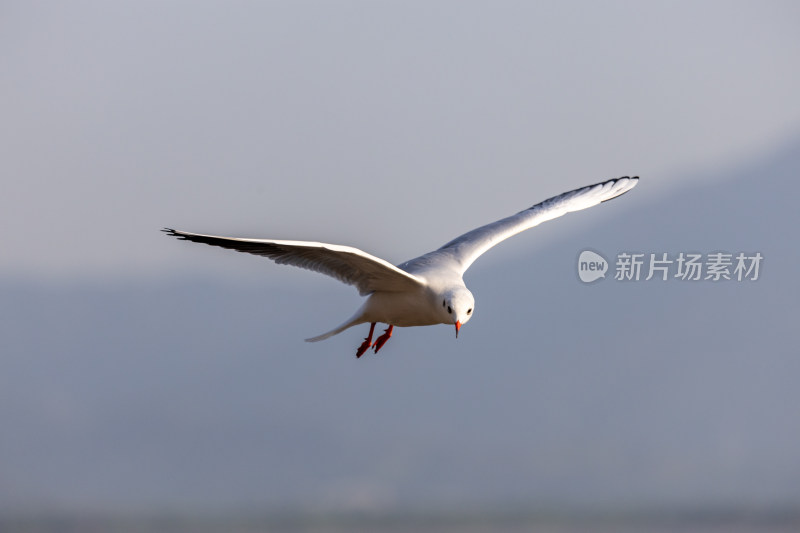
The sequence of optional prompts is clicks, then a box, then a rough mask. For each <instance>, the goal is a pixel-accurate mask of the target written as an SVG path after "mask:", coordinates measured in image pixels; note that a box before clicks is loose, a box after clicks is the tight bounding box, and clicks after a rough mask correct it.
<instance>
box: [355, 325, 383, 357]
mask: <svg viewBox="0 0 800 533" xmlns="http://www.w3.org/2000/svg"><path fill="white" fill-rule="evenodd" d="M373 331H375V322H373V323H372V324H370V326H369V335H367V336H366V338H365V339H364V342H362V343H361V346H359V347H358V350H357V351H356V358H358V357H361V356H362V355H364V352H366V351H367V350H369V348H370V346H372V332H373ZM384 342H386V341H384Z"/></svg>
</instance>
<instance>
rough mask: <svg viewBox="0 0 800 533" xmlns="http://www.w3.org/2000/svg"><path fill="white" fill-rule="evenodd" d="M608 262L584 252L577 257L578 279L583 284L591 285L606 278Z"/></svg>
mask: <svg viewBox="0 0 800 533" xmlns="http://www.w3.org/2000/svg"><path fill="white" fill-rule="evenodd" d="M607 270H608V261H606V258H605V257H603V256H602V255H600V254H598V253H596V252H593V251H591V250H584V251H582V252H581V255H579V256H578V277H579V278H581V281H582V282H584V283H591V282H593V281H597V280H598V279H600V278H605V277H606V271H607Z"/></svg>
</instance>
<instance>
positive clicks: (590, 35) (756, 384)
mask: <svg viewBox="0 0 800 533" xmlns="http://www.w3.org/2000/svg"><path fill="white" fill-rule="evenodd" d="M798 27H800V9H799V8H798V7H797V4H796V3H794V2H761V3H754V2H701V3H696V2H678V3H675V2H669V3H646V4H642V3H634V2H630V3H629V2H612V3H555V2H553V3H536V4H534V3H528V2H499V3H497V2H492V3H480V2H433V3H429V2H418V3H415V2H225V3H223V2H177V1H173V2H70V3H61V2H3V3H1V4H0V110H1V111H2V113H0V116H2V121H1V122H0V179H2V193H1V194H0V228H2V253H0V313H2V315H1V316H0V319H1V320H0V327H1V328H2V331H1V332H0V363H2V372H0V426H2V428H3V431H2V434H0V458H1V460H0V506H1V508H2V511H3V512H4V513H7V514H12V515H13V514H14V513H25V512H30V511H31V510H35V511H36V512H67V513H76V512H115V511H124V512H131V511H133V512H158V511H164V510H169V511H173V510H177V511H176V512H192V510H197V509H203V510H204V511H208V510H214V511H219V512H229V511H231V510H237V509H257V510H274V509H286V508H288V509H300V510H301V511H302V510H323V511H326V510H333V511H336V512H339V511H352V510H355V511H392V510H396V509H442V508H444V509H460V508H464V507H467V506H477V507H480V508H484V509H498V508H508V507H509V506H510V507H514V508H519V507H522V508H530V509H553V508H558V509H561V508H593V509H594V508H603V509H620V508H623V509H639V508H646V509H653V508H667V509H673V508H684V509H685V508H691V509H694V508H718V507H722V508H733V509H739V508H745V509H753V508H755V509H787V508H788V509H793V510H796V509H797V506H798V502H800V454H798V452H797V450H798V449H800V446H798V442H800V417H798V416H797V413H798V412H800V411H799V410H798V408H800V393H798V392H797V382H798V376H800V363H798V360H797V353H796V352H797V349H796V321H797V317H798V303H797V302H798V297H799V296H800V284H798V281H797V276H796V273H797V264H798V261H800V254H799V253H798V248H797V246H796V242H797V239H796V236H795V231H796V229H797V227H798V222H800V220H798V214H797V212H796V208H795V207H794V205H793V202H794V200H795V199H796V198H797V195H798V192H800V189H799V187H798V185H797V177H798V175H800V158H799V157H798V155H797V154H798V153H800V133H799V132H800V99H799V98H797V95H798V94H800V69H798V68H797V64H798V58H800V32H798V31H797V29H798ZM625 174H638V175H640V176H642V181H641V183H640V185H639V186H638V187H637V188H636V189H635V190H634V191H632V192H631V193H630V194H628V195H626V196H625V197H623V198H621V199H619V200H615V201H613V202H611V203H607V204H603V205H602V206H600V207H596V208H593V209H591V210H589V211H585V212H582V213H578V214H574V215H570V216H569V217H566V218H564V219H560V220H558V221H554V222H551V223H548V224H547V225H545V226H541V227H539V228H537V229H535V230H533V231H531V232H530V233H527V234H524V235H521V236H519V237H516V238H515V239H514V240H511V241H508V242H506V243H504V244H503V245H502V246H500V247H498V248H497V249H495V250H493V251H492V252H491V253H490V254H488V255H487V256H485V257H483V258H481V260H479V261H478V262H477V263H476V264H475V265H474V266H473V269H472V270H470V271H469V273H468V275H467V278H466V281H467V283H468V284H469V285H470V286H471V287H472V289H473V292H474V293H475V295H476V298H477V305H476V313H475V317H474V319H473V320H472V321H471V322H470V323H469V324H468V325H467V326H465V327H464V329H463V330H462V335H461V338H459V339H458V340H456V339H454V338H453V332H452V328H445V327H433V328H416V329H400V330H396V335H395V337H394V338H393V339H392V340H391V341H390V343H389V344H387V346H386V347H385V348H384V349H383V351H382V352H381V354H380V355H379V356H366V357H365V358H362V360H359V361H357V360H356V359H355V358H354V357H353V352H354V349H355V347H356V346H357V345H358V343H359V342H360V340H361V338H362V337H363V336H364V334H365V333H366V330H365V328H356V329H353V330H349V331H348V332H346V333H344V334H342V335H340V336H338V337H335V338H333V339H331V340H329V341H327V342H325V343H323V344H313V345H311V344H306V343H303V342H302V339H303V338H304V337H307V336H310V335H314V334H318V333H321V332H323V331H326V330H327V329H329V328H330V327H332V326H334V325H336V324H338V323H339V322H341V321H342V320H343V319H344V318H346V317H347V316H349V314H350V313H351V312H352V310H353V309H354V308H355V307H356V306H357V305H358V303H359V301H360V299H359V297H358V296H357V295H356V293H355V291H353V290H352V289H351V288H348V287H344V286H340V285H338V284H337V282H335V281H332V280H329V279H326V278H324V277H322V276H319V275H316V274H313V273H308V272H303V271H299V270H293V269H289V268H285V267H277V266H275V265H272V264H270V263H269V262H268V261H266V260H263V259H261V258H256V257H252V256H244V255H241V254H234V253H232V252H227V251H224V250H217V249H212V248H209V247H204V246H200V245H191V244H186V243H180V242H177V241H175V240H173V239H167V238H166V237H164V236H163V235H162V234H160V233H159V231H158V230H159V229H160V228H161V227H162V226H172V227H177V228H180V229H186V230H190V231H198V232H210V233H218V234H230V235H242V236H253V237H257V236H263V237H272V238H287V239H309V240H321V241H329V242H335V243H341V244H348V245H354V246H358V247H360V248H362V249H364V250H366V251H368V252H371V253H374V254H376V255H379V256H381V257H384V258H386V259H387V260H389V261H391V262H394V263H400V262H402V261H403V260H406V259H409V258H411V257H414V256H416V255H419V254H421V253H424V252H426V251H429V250H430V249H433V248H435V247H437V246H439V245H441V244H443V243H444V242H446V241H447V240H449V239H451V238H452V237H454V236H456V235H458V234H460V233H462V232H464V231H467V230H469V229H471V228H473V227H475V226H477V225H480V224H483V223H486V222H489V221H491V220H494V219H496V218H499V217H502V216H505V215H507V214H510V213H513V212H516V211H518V210H520V209H523V208H525V207H527V206H529V205H531V204H533V203H536V202H538V201H540V200H543V199H545V198H547V197H548V196H551V195H554V194H558V193H560V192H563V191H565V190H568V189H571V188H575V187H578V186H581V185H585V184H588V183H593V182H596V181H600V180H602V179H606V178H609V177H616V176H619V175H625ZM587 247H588V248H592V249H595V250H598V251H600V252H602V253H604V254H606V255H607V256H613V255H615V254H616V253H617V252H618V251H623V250H635V251H643V252H674V253H677V252H680V251H699V252H703V253H707V252H714V251H719V250H723V251H729V252H733V253H737V252H739V251H745V252H755V251H760V252H761V253H762V254H763V255H764V256H765V261H764V265H763V270H762V279H761V280H760V281H758V282H756V283H749V284H748V283H744V282H743V283H735V282H727V283H723V284H716V285H715V284H712V283H698V284H689V283H686V282H679V281H671V282H655V281H653V282H649V283H644V282H641V283H630V284H621V283H616V282H614V281H612V280H610V279H609V280H605V281H601V282H598V283H597V284H594V285H592V286H585V285H582V284H581V283H580V282H579V281H578V280H577V276H576V274H575V270H574V269H575V265H574V263H575V260H576V258H577V255H578V253H579V252H580V251H581V250H582V249H584V248H587ZM362 330H363V331H362Z"/></svg>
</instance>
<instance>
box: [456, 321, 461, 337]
mask: <svg viewBox="0 0 800 533" xmlns="http://www.w3.org/2000/svg"><path fill="white" fill-rule="evenodd" d="M460 329H461V321H460V320H456V339H457V338H458V330H460Z"/></svg>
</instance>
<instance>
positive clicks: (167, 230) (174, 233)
mask: <svg viewBox="0 0 800 533" xmlns="http://www.w3.org/2000/svg"><path fill="white" fill-rule="evenodd" d="M161 231H163V232H164V233H166V234H167V235H168V236H170V237H177V238H179V239H185V238H186V237H184V236H183V235H181V234H180V233H178V232H177V231H176V230H174V229H172V228H164V229H162V230H161Z"/></svg>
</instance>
